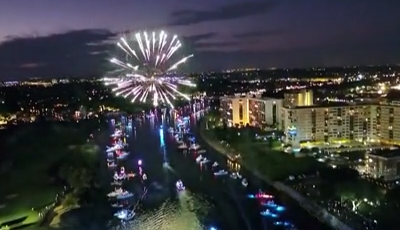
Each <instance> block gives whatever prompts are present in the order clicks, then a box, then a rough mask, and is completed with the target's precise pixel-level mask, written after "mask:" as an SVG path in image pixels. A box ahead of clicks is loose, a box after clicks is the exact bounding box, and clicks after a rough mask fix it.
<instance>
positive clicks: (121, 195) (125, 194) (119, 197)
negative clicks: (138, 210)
mask: <svg viewBox="0 0 400 230" xmlns="http://www.w3.org/2000/svg"><path fill="white" fill-rule="evenodd" d="M131 197H133V193H130V192H128V191H124V192H123V193H121V194H119V195H117V196H116V197H115V198H117V199H118V200H122V199H128V198H131Z"/></svg>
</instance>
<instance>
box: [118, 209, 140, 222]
mask: <svg viewBox="0 0 400 230" xmlns="http://www.w3.org/2000/svg"><path fill="white" fill-rule="evenodd" d="M135 215H136V213H135V212H134V211H131V210H127V209H122V210H120V211H118V212H116V213H115V214H114V216H115V217H117V218H118V219H120V220H124V221H126V220H131V219H133V217H135Z"/></svg>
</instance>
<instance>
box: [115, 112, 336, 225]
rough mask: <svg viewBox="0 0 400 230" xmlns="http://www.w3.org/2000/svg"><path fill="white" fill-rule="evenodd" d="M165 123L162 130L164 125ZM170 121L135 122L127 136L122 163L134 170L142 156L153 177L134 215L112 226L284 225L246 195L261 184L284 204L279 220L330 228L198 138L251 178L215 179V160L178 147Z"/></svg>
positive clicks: (131, 186) (135, 185) (132, 186)
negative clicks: (205, 161)
mask: <svg viewBox="0 0 400 230" xmlns="http://www.w3.org/2000/svg"><path fill="white" fill-rule="evenodd" d="M171 120H172V119H171ZM163 122H164V123H163ZM191 123H192V124H191V127H192V128H191V129H192V132H193V134H194V135H195V134H196V128H195V127H196V120H195V119H193V120H192V122H191ZM161 124H163V129H161V130H160V125H161ZM169 125H171V122H169V121H168V119H164V120H162V119H161V118H160V119H150V120H148V119H147V120H145V121H143V122H136V123H135V129H133V130H132V133H131V134H130V137H128V138H127V139H128V140H127V142H128V143H129V145H130V151H131V155H130V156H129V158H128V159H127V160H126V161H125V162H124V165H125V167H126V168H127V170H128V171H129V170H132V171H135V170H137V167H138V166H137V162H138V160H143V170H144V172H145V173H146V174H147V175H148V178H149V179H148V184H147V188H148V189H149V192H148V196H147V198H146V199H145V200H144V201H143V205H142V206H141V208H140V209H139V211H138V212H137V216H136V217H135V219H134V220H132V221H130V222H128V223H126V224H124V225H117V226H114V227H113V228H112V229H121V228H124V229H138V230H146V229H149V230H158V229H159V230H164V229H165V230H167V229H177V230H180V229H183V230H186V229H187V230H192V229H193V230H197V229H198V230H200V229H212V228H211V227H216V229H226V230H236V229H237V230H244V229H250V230H262V229H284V228H279V227H276V226H273V225H272V222H273V221H271V220H267V219H264V218H262V217H261V216H260V215H259V212H260V210H261V209H260V206H259V204H258V203H257V202H256V201H253V200H249V199H247V198H246V194H248V193H250V192H252V193H254V192H256V191H258V189H264V190H265V191H266V192H267V193H270V194H273V195H274V196H276V198H277V201H278V202H279V203H280V204H283V205H285V206H286V208H287V211H285V212H284V213H283V214H282V215H281V217H280V220H284V221H291V222H292V223H294V224H295V225H296V227H297V228H298V229H304V230H312V229H328V228H327V227H326V226H323V225H322V224H320V223H319V222H318V221H317V220H315V219H314V218H312V217H310V215H309V214H308V213H306V212H305V211H304V210H302V209H301V208H300V207H298V206H297V204H296V203H295V202H293V201H292V200H291V199H290V198H288V197H287V196H285V195H284V194H280V193H276V192H274V191H273V190H272V189H271V188H270V187H269V186H268V185H266V184H264V183H263V182H262V181H260V180H258V179H257V178H254V177H252V175H251V174H250V173H249V172H247V171H245V170H244V169H240V168H239V166H237V165H234V164H232V163H230V162H227V160H226V159H225V158H224V157H223V156H221V155H220V154H217V153H215V152H213V151H212V150H211V149H209V148H207V147H206V146H205V145H204V143H201V140H198V141H199V142H200V144H202V146H203V147H205V148H206V150H207V153H206V154H204V155H206V156H207V157H208V158H210V159H212V161H218V162H219V164H220V167H222V168H228V167H229V166H230V168H231V170H238V171H240V173H241V174H242V175H243V176H244V177H245V178H247V179H248V180H249V184H250V186H249V187H248V188H243V187H242V186H241V185H240V182H239V181H236V180H233V179H230V178H229V177H220V178H216V177H215V176H214V175H213V173H212V169H211V164H210V165H208V166H204V167H200V166H199V165H198V164H196V162H195V158H196V155H195V154H193V153H184V152H183V151H182V150H178V149H177V148H176V143H175V140H174V138H173V136H171V134H169V133H168V132H167V130H166V129H167V128H168V127H169ZM178 179H181V180H182V181H183V182H184V184H185V186H186V187H187V190H186V191H184V192H180V193H177V192H176V189H175V182H176V181H177V180H178ZM128 189H130V190H134V192H136V193H140V192H141V191H142V188H141V186H140V185H138V182H129V184H128Z"/></svg>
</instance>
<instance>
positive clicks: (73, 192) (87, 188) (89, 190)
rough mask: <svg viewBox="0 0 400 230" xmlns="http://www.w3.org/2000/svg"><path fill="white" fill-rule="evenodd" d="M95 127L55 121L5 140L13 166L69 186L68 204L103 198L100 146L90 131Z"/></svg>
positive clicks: (34, 176)
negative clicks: (99, 172)
mask: <svg viewBox="0 0 400 230" xmlns="http://www.w3.org/2000/svg"><path fill="white" fill-rule="evenodd" d="M94 122H95V123H96V121H94ZM94 127H95V126H94V125H93V124H91V123H90V122H89V123H86V124H75V123H69V124H66V123H54V122H51V123H46V124H41V125H38V124H35V125H32V126H27V127H25V128H24V129H19V130H17V131H16V132H14V133H13V134H12V135H10V136H9V137H8V138H6V141H5V142H6V151H7V153H8V154H7V155H9V156H10V159H11V160H12V164H13V170H15V171H18V172H19V173H18V175H19V176H21V175H24V176H26V178H41V179H40V180H41V181H48V182H49V184H52V186H56V187H59V188H60V191H61V190H65V191H64V192H65V193H64V194H66V195H65V197H64V198H63V202H64V203H65V205H80V204H91V203H94V202H100V201H101V199H100V196H97V194H99V192H98V191H99V190H101V189H102V185H101V183H100V182H101V181H100V180H101V178H100V176H99V174H98V171H99V167H100V154H99V147H98V146H97V144H96V143H95V142H94V140H93V139H92V137H91V136H90V134H91V133H90V132H89V129H91V128H94ZM96 130H97V129H96ZM28 180H29V179H28ZM101 194H102V195H103V196H102V197H104V193H101Z"/></svg>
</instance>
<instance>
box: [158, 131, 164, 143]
mask: <svg viewBox="0 0 400 230" xmlns="http://www.w3.org/2000/svg"><path fill="white" fill-rule="evenodd" d="M159 133H160V142H161V146H164V131H163V130H162V129H160V131H159Z"/></svg>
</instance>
